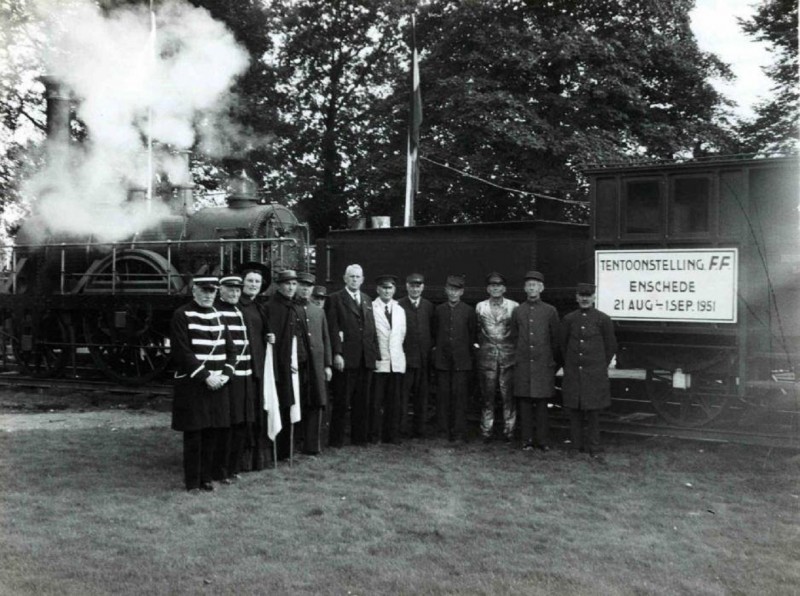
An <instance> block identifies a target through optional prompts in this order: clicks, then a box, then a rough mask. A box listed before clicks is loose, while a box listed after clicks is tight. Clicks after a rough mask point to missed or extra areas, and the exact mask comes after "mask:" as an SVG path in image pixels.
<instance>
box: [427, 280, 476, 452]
mask: <svg viewBox="0 0 800 596" xmlns="http://www.w3.org/2000/svg"><path fill="white" fill-rule="evenodd" d="M444 289H445V294H446V295H447V302H445V303H444V304H440V305H439V306H437V307H436V310H435V313H434V317H433V328H434V332H433V336H434V338H435V340H434V347H433V365H434V367H435V368H436V371H437V373H436V402H437V404H436V409H437V419H438V425H439V431H440V432H441V433H443V434H446V435H447V438H448V439H449V440H450V441H455V440H466V438H467V437H466V432H467V400H468V398H469V377H470V375H471V374H472V352H473V351H474V350H475V349H477V347H478V344H477V329H478V322H477V318H476V317H475V309H473V308H472V307H471V306H469V305H467V304H464V303H463V302H461V296H462V295H463V294H464V276H462V275H449V276H448V277H447V281H446V282H445V288H444Z"/></svg>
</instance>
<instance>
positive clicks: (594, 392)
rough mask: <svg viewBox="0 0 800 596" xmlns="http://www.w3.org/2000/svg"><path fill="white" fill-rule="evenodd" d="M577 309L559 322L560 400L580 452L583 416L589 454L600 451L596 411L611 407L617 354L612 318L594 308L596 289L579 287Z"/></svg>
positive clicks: (582, 437)
mask: <svg viewBox="0 0 800 596" xmlns="http://www.w3.org/2000/svg"><path fill="white" fill-rule="evenodd" d="M576 299H577V301H578V306H579V307H580V308H578V310H574V311H572V312H571V313H569V314H568V315H567V316H566V317H564V320H563V321H562V323H561V350H562V352H563V354H564V381H563V385H562V391H561V393H562V397H563V403H564V407H565V408H567V411H568V412H569V416H570V430H571V434H572V447H573V449H578V450H581V451H583V448H584V440H583V439H584V433H583V430H582V426H583V417H584V414H585V416H586V418H587V422H588V434H587V436H586V439H587V441H586V442H588V449H589V454H590V455H596V454H597V453H599V452H600V422H599V415H598V413H599V411H600V410H601V409H603V408H607V407H608V406H610V405H611V389H610V387H609V383H608V366H609V364H611V360H612V359H613V358H614V354H615V353H616V351H617V340H616V338H615V337H614V325H613V323H612V322H611V318H610V317H609V316H608V315H606V314H605V313H603V312H600V311H599V310H597V309H596V308H595V307H594V301H595V288H594V285H592V284H586V283H581V284H578V293H577V296H576Z"/></svg>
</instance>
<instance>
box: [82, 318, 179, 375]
mask: <svg viewBox="0 0 800 596" xmlns="http://www.w3.org/2000/svg"><path fill="white" fill-rule="evenodd" d="M167 329H168V320H167V319H166V318H165V316H159V313H157V312H154V311H153V309H152V307H151V306H150V305H148V304H126V305H124V306H122V307H120V308H114V309H111V310H110V311H92V312H88V313H85V314H84V316H83V333H84V337H85V338H86V342H87V343H88V345H89V353H90V354H91V355H92V360H94V363H95V365H96V366H97V368H98V369H99V370H100V371H102V372H103V374H105V375H106V376H107V377H108V378H110V379H112V380H114V381H117V382H119V383H124V384H126V385H142V384H144V383H147V382H148V381H151V380H152V379H154V378H156V377H157V376H159V375H160V374H161V373H162V372H164V369H165V368H166V367H167V364H168V363H169V340H168V338H167V331H166V330H167Z"/></svg>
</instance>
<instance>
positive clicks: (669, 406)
mask: <svg viewBox="0 0 800 596" xmlns="http://www.w3.org/2000/svg"><path fill="white" fill-rule="evenodd" d="M732 382H733V380H732V379H731V378H729V377H726V376H725V375H723V374H715V373H694V374H692V377H691V387H689V388H688V389H676V388H673V386H672V371H668V370H648V371H647V381H646V386H647V395H648V397H649V398H650V402H651V403H652V404H653V408H654V409H655V411H656V412H657V413H658V415H659V416H661V418H663V419H664V420H665V421H666V422H668V423H670V424H674V425H676V426H689V427H696V426H703V425H704V424H708V423H709V422H711V421H712V420H714V419H716V418H718V417H719V416H720V414H722V412H723V410H724V409H725V407H726V406H727V404H728V402H729V400H730V398H731V396H732V395H733V394H734V393H735V391H734V389H733V387H732Z"/></svg>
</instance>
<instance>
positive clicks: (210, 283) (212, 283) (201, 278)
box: [192, 275, 219, 290]
mask: <svg viewBox="0 0 800 596" xmlns="http://www.w3.org/2000/svg"><path fill="white" fill-rule="evenodd" d="M192 282H193V283H194V285H196V286H197V287H198V288H205V289H207V290H216V289H217V288H218V287H219V278H218V277H215V276H213V275H198V276H197V277H195V278H194V279H193V280H192Z"/></svg>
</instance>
